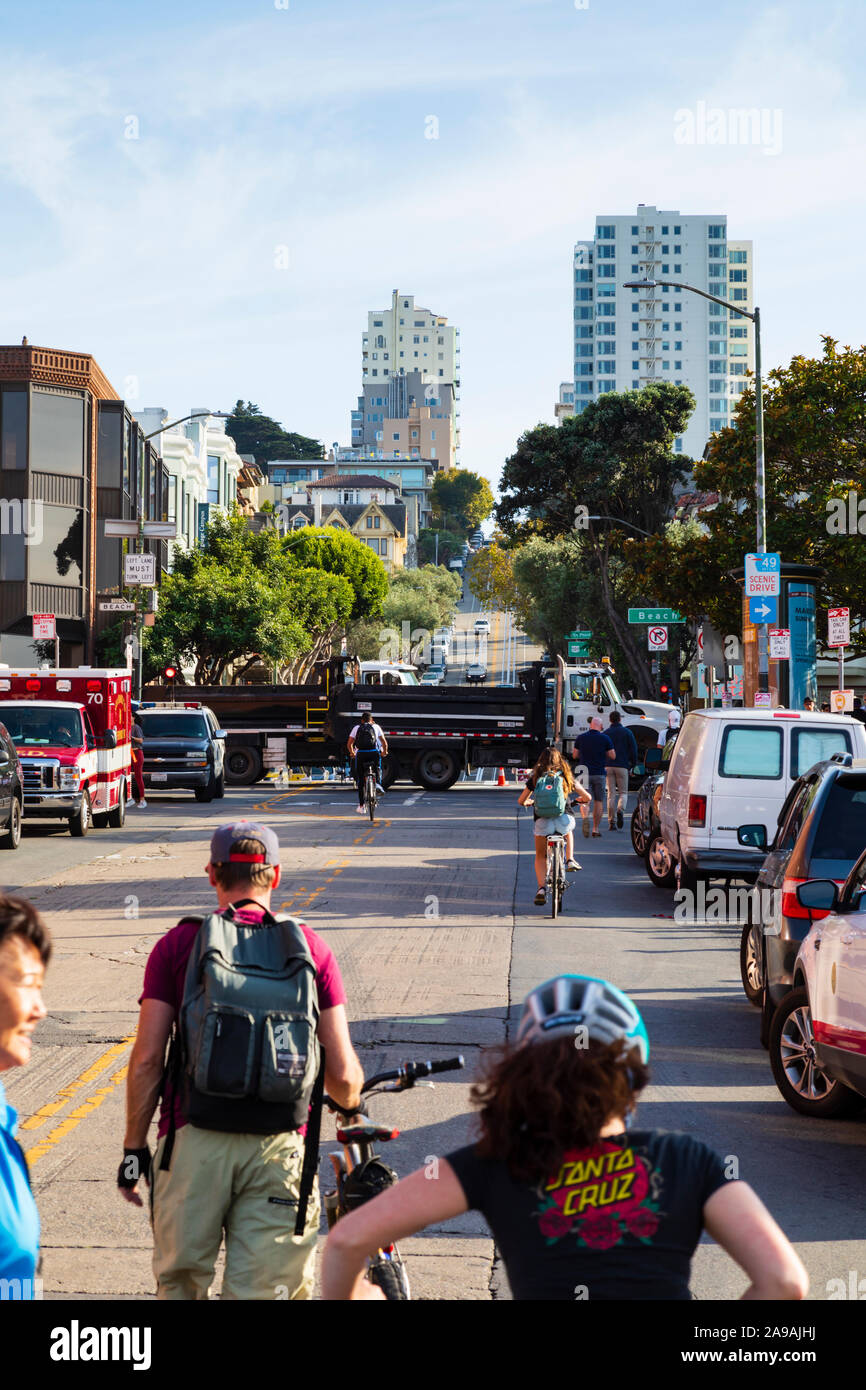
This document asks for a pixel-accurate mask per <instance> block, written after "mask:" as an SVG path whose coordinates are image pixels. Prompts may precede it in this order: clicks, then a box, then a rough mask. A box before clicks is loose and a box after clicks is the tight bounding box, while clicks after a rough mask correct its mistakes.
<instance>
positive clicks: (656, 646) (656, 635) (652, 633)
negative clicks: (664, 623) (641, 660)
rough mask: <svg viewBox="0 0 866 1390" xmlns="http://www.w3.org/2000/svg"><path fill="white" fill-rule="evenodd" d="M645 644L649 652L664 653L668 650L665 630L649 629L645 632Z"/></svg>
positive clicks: (658, 628) (660, 628) (658, 627)
mask: <svg viewBox="0 0 866 1390" xmlns="http://www.w3.org/2000/svg"><path fill="white" fill-rule="evenodd" d="M647 644H648V646H649V649H650V651H651V652H666V651H667V649H668V630H667V628H666V627H661V626H657V627H651V628H650V629H649V630H648V632H647Z"/></svg>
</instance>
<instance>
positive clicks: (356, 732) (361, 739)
mask: <svg viewBox="0 0 866 1390" xmlns="http://www.w3.org/2000/svg"><path fill="white" fill-rule="evenodd" d="M346 747H347V748H348V750H349V757H350V758H354V759H355V785H356V786H357V788H358V805H357V806H356V808H355V813H356V815H363V814H364V778H365V776H366V775H367V767H368V765H369V764H370V763H375V766H376V790H377V792H379V794H380V795H381V796H384V795H385V789H384V787H383V786H382V754H383V753H387V752H388V740H387V739H386V737H385V735H384V733H383V732H382V729H381V728H380V726H379V725H378V724H376V723H375V722H374V720H373V716H372V714H371V713H370V711H369V710H365V711H364V713H363V714H362V715H361V720H360V723H358V724H356V725H355V727H354V728H353V730H352V732H351V733H350V734H349V737H348V739H347V740H346Z"/></svg>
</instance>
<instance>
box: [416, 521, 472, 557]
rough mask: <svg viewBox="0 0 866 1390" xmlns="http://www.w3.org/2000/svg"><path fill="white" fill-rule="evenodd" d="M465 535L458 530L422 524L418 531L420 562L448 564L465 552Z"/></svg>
mask: <svg viewBox="0 0 866 1390" xmlns="http://www.w3.org/2000/svg"><path fill="white" fill-rule="evenodd" d="M463 543H464V537H463V535H462V534H460V533H458V532H457V531H440V530H439V529H438V528H435V529H434V527H432V526H422V527H421V530H420V531H419V532H418V562H419V564H422V565H433V564H437V565H447V564H448V563H449V562H450V561H451V560H457V559H459V558H460V556H461V555H462V553H463Z"/></svg>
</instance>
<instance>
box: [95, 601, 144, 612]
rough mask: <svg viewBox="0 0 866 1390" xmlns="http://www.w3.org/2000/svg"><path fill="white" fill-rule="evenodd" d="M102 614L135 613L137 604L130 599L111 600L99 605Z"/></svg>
mask: <svg viewBox="0 0 866 1390" xmlns="http://www.w3.org/2000/svg"><path fill="white" fill-rule="evenodd" d="M99 611H100V613H134V612H135V604H134V603H133V602H132V600H131V599H128V598H110V599H108V600H107V601H106V602H104V603H100V605H99Z"/></svg>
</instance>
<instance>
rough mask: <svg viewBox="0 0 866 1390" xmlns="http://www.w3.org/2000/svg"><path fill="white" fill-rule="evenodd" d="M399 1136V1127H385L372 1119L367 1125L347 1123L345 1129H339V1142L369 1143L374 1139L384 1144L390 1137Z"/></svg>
mask: <svg viewBox="0 0 866 1390" xmlns="http://www.w3.org/2000/svg"><path fill="white" fill-rule="evenodd" d="M399 1137H400V1131H399V1129H385V1128H383V1126H382V1125H374V1124H373V1122H372V1121H369V1122H368V1123H367V1124H365V1125H347V1126H346V1128H345V1129H338V1130H337V1142H338V1144H365V1143H366V1144H369V1143H371V1142H372V1141H373V1140H378V1142H379V1143H380V1144H384V1143H386V1142H387V1140H389V1139H398V1138H399Z"/></svg>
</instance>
